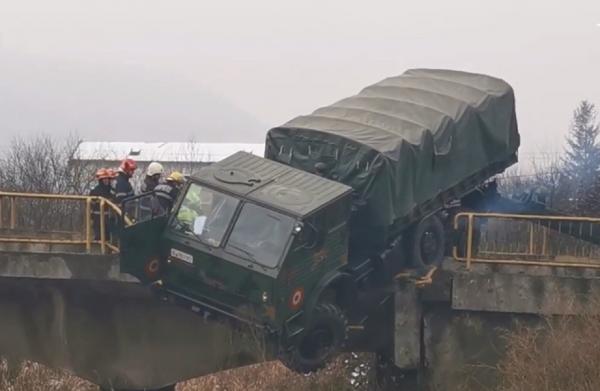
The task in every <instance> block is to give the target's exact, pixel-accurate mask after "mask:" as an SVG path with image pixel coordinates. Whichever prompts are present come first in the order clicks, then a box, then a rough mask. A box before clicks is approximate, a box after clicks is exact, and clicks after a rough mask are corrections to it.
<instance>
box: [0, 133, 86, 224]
mask: <svg viewBox="0 0 600 391" xmlns="http://www.w3.org/2000/svg"><path fill="white" fill-rule="evenodd" d="M78 144H79V141H78V140H77V138H76V137H69V138H68V139H66V140H62V141H59V140H55V139H54V138H52V137H51V136H48V135H40V136H37V137H33V138H27V139H24V138H16V139H14V140H12V142H11V143H10V145H9V147H8V148H7V150H6V152H5V153H4V155H3V156H2V157H0V191H10V192H23V193H50V194H87V192H88V190H89V188H90V186H91V185H92V184H93V182H94V171H95V168H94V167H91V166H88V165H84V164H74V163H73V161H74V157H75V155H76V153H77V152H76V151H77V146H78ZM3 201H4V202H6V200H3V199H2V197H0V202H3ZM9 206H10V207H13V206H14V207H15V208H16V209H17V210H18V214H16V215H17V216H18V217H17V226H18V227H19V229H23V230H34V231H44V230H71V231H72V230H78V229H80V228H81V227H82V225H81V224H82V222H83V218H82V216H83V208H84V205H83V203H74V202H69V201H57V200H43V199H26V198H19V200H18V204H14V205H13V204H12V203H11V204H8V205H6V206H5V208H4V210H5V211H6V210H7V209H8V207H9ZM2 217H3V218H4V219H6V218H7V217H6V213H5V216H0V218H2Z"/></svg>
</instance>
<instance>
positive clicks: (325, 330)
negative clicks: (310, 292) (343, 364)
mask: <svg viewBox="0 0 600 391" xmlns="http://www.w3.org/2000/svg"><path fill="white" fill-rule="evenodd" d="M347 324H348V321H347V319H346V316H345V315H344V313H343V312H342V310H341V309H340V308H339V307H338V306H337V305H335V304H330V303H321V304H318V305H317V306H316V307H315V309H314V312H313V314H312V317H311V322H310V324H309V325H308V327H307V328H306V329H305V330H304V331H303V332H302V335H300V337H299V338H298V340H297V341H296V342H295V343H294V344H292V345H291V346H288V347H287V348H286V349H284V351H283V353H282V354H281V357H280V360H281V362H282V363H283V364H284V365H285V366H286V367H288V368H290V369H291V370H293V371H295V372H299V373H310V372H314V371H317V370H319V369H321V368H323V367H324V366H325V365H326V364H327V362H328V361H329V360H330V359H331V358H333V357H335V356H336V355H337V354H338V353H339V352H340V351H341V349H342V348H343V346H344V344H345V342H346V337H347V334H346V326H347Z"/></svg>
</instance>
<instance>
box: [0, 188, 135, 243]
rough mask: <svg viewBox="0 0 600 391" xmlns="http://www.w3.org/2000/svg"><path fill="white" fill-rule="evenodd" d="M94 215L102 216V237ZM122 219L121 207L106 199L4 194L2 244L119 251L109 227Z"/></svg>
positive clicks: (1, 195) (0, 209) (0, 210)
mask: <svg viewBox="0 0 600 391" xmlns="http://www.w3.org/2000/svg"><path fill="white" fill-rule="evenodd" d="M93 206H97V208H94V207H93ZM94 214H96V215H98V216H101V217H102V218H100V219H98V226H97V227H96V228H97V229H98V230H99V232H98V235H94V227H93V226H92V223H93V217H92V216H93V215H94ZM120 216H121V210H120V208H119V207H118V206H117V205H115V204H114V203H112V202H110V201H109V200H107V199H104V198H102V197H93V196H79V195H63V194H41V193H15V192H0V243H2V242H3V243H32V244H33V243H35V244H49V245H52V244H64V245H85V249H86V252H92V249H93V247H99V249H100V252H101V253H102V254H106V253H107V252H108V251H111V252H118V251H119V247H118V242H117V240H116V237H113V235H111V232H112V231H114V230H112V229H107V227H109V225H112V226H116V222H117V221H118V219H119V218H120ZM126 223H129V221H128V220H127V219H126ZM94 236H96V237H94Z"/></svg>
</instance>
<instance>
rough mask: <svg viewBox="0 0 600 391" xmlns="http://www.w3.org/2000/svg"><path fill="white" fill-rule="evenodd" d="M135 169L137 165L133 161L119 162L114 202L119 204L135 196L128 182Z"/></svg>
mask: <svg viewBox="0 0 600 391" xmlns="http://www.w3.org/2000/svg"><path fill="white" fill-rule="evenodd" d="M136 169H137V164H136V163H135V160H133V159H125V160H123V161H122V162H121V165H120V166H119V170H118V172H117V177H116V181H115V201H116V202H117V204H119V205H120V204H121V203H122V202H123V200H124V199H125V198H127V197H131V196H133V195H135V193H134V191H133V186H131V183H130V182H129V180H130V179H131V177H132V176H133V173H134V172H135V170H136Z"/></svg>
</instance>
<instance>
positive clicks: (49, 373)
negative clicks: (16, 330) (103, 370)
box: [0, 360, 98, 391]
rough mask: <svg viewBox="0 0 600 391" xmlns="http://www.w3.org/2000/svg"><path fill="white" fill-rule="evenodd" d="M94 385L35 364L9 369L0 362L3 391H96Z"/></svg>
mask: <svg viewBox="0 0 600 391" xmlns="http://www.w3.org/2000/svg"><path fill="white" fill-rule="evenodd" d="M97 389H98V388H97V387H96V386H94V385H93V384H90V383H88V382H86V381H85V380H82V379H79V378H78V377H75V376H72V375H70V374H68V373H66V372H63V371H53V370H50V369H48V368H46V367H44V366H42V365H39V364H35V363H24V364H22V365H20V366H17V367H9V365H8V363H7V362H6V360H2V361H0V390H2V391H75V390H76V391H92V390H93V391H96V390H97Z"/></svg>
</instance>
